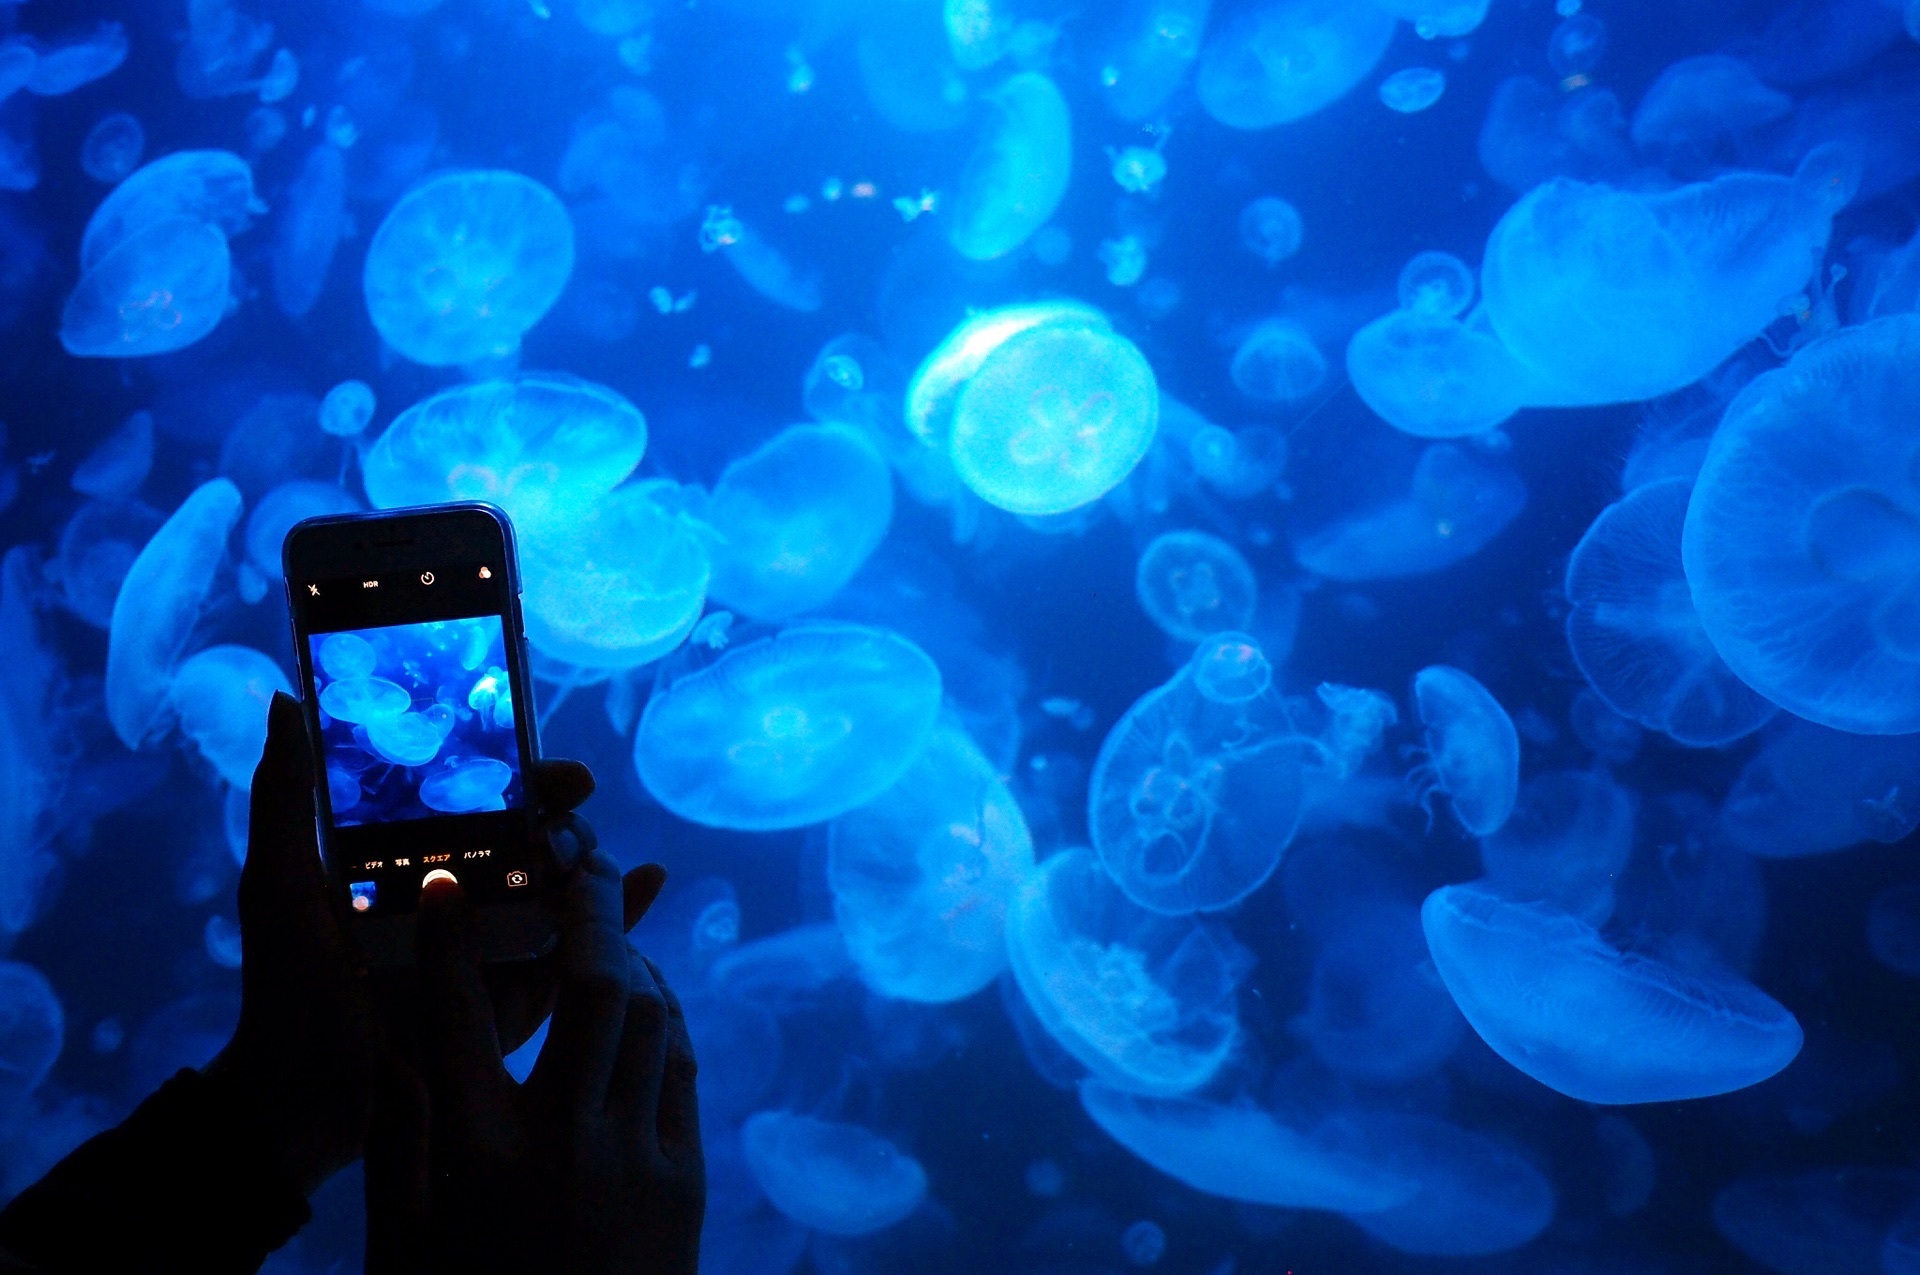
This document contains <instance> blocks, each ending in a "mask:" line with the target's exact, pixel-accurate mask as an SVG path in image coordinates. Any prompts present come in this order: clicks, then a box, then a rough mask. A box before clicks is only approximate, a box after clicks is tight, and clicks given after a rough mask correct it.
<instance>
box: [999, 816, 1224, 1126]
mask: <svg viewBox="0 0 1920 1275" xmlns="http://www.w3.org/2000/svg"><path fill="white" fill-rule="evenodd" d="M1007 955H1008V961H1009V964H1010V965H1011V966H1012V969H1013V974H1014V979H1015V981H1016V982H1017V983H1018V984H1019V988H1020V992H1021V994H1022V996H1023V997H1024V998H1025V1000H1026V1003H1027V1005H1028V1006H1029V1007H1030V1008H1031V1009H1032V1010H1033V1013H1034V1016H1035V1017H1036V1018H1037V1019H1038V1020H1039V1022H1040V1025H1041V1026H1042V1027H1043V1028H1044V1029H1045V1030H1046V1032H1047V1034H1048V1036H1050V1037H1051V1038H1052V1039H1053V1040H1054V1041H1056V1042H1057V1043H1058V1044H1059V1045H1060V1047H1061V1048H1063V1049H1065V1050H1066V1051H1067V1053H1069V1054H1071V1055H1072V1056H1073V1057H1074V1058H1075V1059H1077V1060H1078V1061H1079V1062H1080V1064H1081V1065H1082V1066H1084V1067H1086V1068H1087V1069H1088V1070H1089V1071H1091V1072H1092V1073H1093V1075H1094V1077H1095V1078H1096V1079H1098V1080H1101V1081H1103V1082H1104V1083H1106V1084H1108V1085H1111V1086H1113V1087H1115V1088H1119V1089H1125V1090H1128V1091H1129V1092H1134V1093H1146V1094H1156V1095H1161V1096H1167V1097H1172V1096H1177V1095H1179V1094H1184V1093H1189V1092H1191V1091H1192V1090H1195V1089H1198V1088H1199V1087H1200V1086H1202V1085H1204V1084H1206V1083H1207V1082H1208V1081H1209V1080H1211V1079H1212V1078H1213V1077H1214V1076H1215V1075H1216V1074H1217V1073H1218V1072H1219V1070H1220V1068H1221V1067H1222V1066H1223V1065H1224V1064H1225V1063H1226V1061H1227V1058H1228V1056H1229V1055H1230V1054H1232V1052H1233V1050H1234V1047H1235V1045H1236V1044H1237V1043H1238V1041H1239V1039H1240V1022H1239V1016H1238V1014H1237V1012H1236V1009H1235V1005H1234V998H1235V995H1236V991H1237V989H1238V986H1239V983H1240V980H1241V978H1242V977H1244V975H1245V973H1246V971H1247V969H1248V968H1249V966H1250V965H1251V962H1252V957H1251V956H1250V955H1249V954H1248V953H1247V952H1246V950H1245V949H1244V948H1242V947H1241V946H1240V945H1239V944H1238V943H1236V942H1235V941H1234V939H1233V937H1232V936H1231V935H1230V934H1228V933H1227V932H1226V931H1225V930H1224V929H1222V928H1219V927H1217V926H1215V925H1213V924H1211V923H1209V922H1204V921H1197V920H1193V919H1191V918H1186V917H1170V916H1163V915H1160V914H1157V913H1153V912H1148V911H1146V910H1145V909H1143V908H1140V907H1138V906H1136V905H1134V904H1133V903H1131V902H1130V901H1128V900H1127V899H1126V898H1125V896H1124V895H1122V894H1121V892H1120V889H1119V887H1118V886H1117V885H1115V884H1114V882H1113V880H1112V878H1111V877H1109V876H1107V874H1106V873H1105V872H1104V871H1103V870H1102V869H1101V867H1100V864H1099V862H1098V860H1096V859H1095V857H1094V855H1093V853H1092V852H1091V851H1089V850H1086V849H1084V848H1079V849H1073V850H1066V851H1062V852H1060V853H1058V854H1055V855H1053V856H1052V857H1051V858H1049V859H1048V860H1047V861H1046V862H1044V863H1042V864H1041V865H1040V867H1039V868H1038V869H1037V870H1036V871H1035V872H1033V873H1032V874H1031V875H1030V876H1029V877H1028V878H1027V881H1026V883H1025V884H1024V885H1023V886H1022V888H1021V891H1020V893H1019V894H1018V895H1016V896H1015V899H1014V904H1013V907H1012V909H1011V910H1010V911H1009V912H1008V914H1007Z"/></svg>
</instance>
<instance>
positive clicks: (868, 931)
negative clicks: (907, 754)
mask: <svg viewBox="0 0 1920 1275" xmlns="http://www.w3.org/2000/svg"><path fill="white" fill-rule="evenodd" d="M827 838H828V840H827V884H828V886H829V887H830V888H831V889H832V891H833V914H834V918H835V920H837V921H838V922H839V925H840V933H841V934H842V935H843V936H844V937H845V939H846V941H847V950H848V952H849V953H851V954H852V956H853V961H854V964H855V966H857V967H858V969H859V971H860V977H861V979H862V980H863V981H864V982H865V983H866V984H867V986H868V987H870V988H872V989H873V990H874V991H876V992H878V993H880V994H881V995H882V996H892V997H896V998H898V999H901V1000H911V1001H925V1002H932V1003H940V1002H944V1001H955V1000H959V999H961V998H963V997H966V996H971V995H973V994H974V993H975V992H977V991H979V990H980V989H981V988H983V987H985V986H986V985H987V984H988V983H991V982H992V981H993V980H994V978H995V977H996V976H997V975H998V974H999V973H1000V971H1001V969H1002V968H1004V967H1005V965H1006V960H1007V956H1006V951H1007V945H1006V938H1005V926H1006V916H1007V908H1008V905H1009V904H1010V903H1011V902H1012V899H1013V896H1014V894H1015V893H1016V892H1017V891H1018V890H1019V889H1020V887H1021V886H1022V884H1024V882H1025V880H1026V877H1027V874H1028V873H1030V872H1031V871H1032V870H1033V838H1032V836H1031V835H1029V833H1028V832H1027V821H1026V819H1025V817H1024V816H1022V814H1021V813H1020V807H1019V806H1018V805H1017V804H1016V803H1015V802H1014V800H1013V796H1012V794H1010V793H1009V792H1008V791H1007V787H1006V784H1005V783H1004V782H1002V780H1001V778H1000V776H999V775H997V774H995V773H994V768H993V766H992V765H991V763H989V762H988V761H987V759H986V758H985V757H984V756H983V755H982V754H981V752H980V749H979V748H978V746H976V745H975V744H974V742H973V741H972V740H971V739H969V738H968V737H967V735H966V733H965V732H964V731H962V730H961V729H959V728H958V727H957V726H956V725H954V724H952V723H951V722H943V723H942V724H941V725H940V726H939V727H938V728H937V729H936V730H935V731H934V733H933V737H932V739H931V740H929V741H928V743H927V746H926V748H925V749H924V750H922V752H921V754H920V756H919V758H918V759H917V760H916V761H915V762H914V763H913V765H912V766H911V767H909V768H908V770H907V772H906V774H904V775H903V776H901V778H900V780H899V782H897V783H895V784H894V786H893V787H891V788H889V789H888V790H887V791H886V792H884V793H882V794H881V795H880V797H879V798H878V799H877V800H875V801H873V802H871V803H869V804H867V805H865V806H862V807H861V808H859V809H858V810H854V811H851V812H849V813H847V814H844V815H841V816H840V817H839V818H838V819H835V820H834V821H833V823H832V824H831V825H829V827H828V829H827Z"/></svg>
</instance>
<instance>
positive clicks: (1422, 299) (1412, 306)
mask: <svg viewBox="0 0 1920 1275" xmlns="http://www.w3.org/2000/svg"><path fill="white" fill-rule="evenodd" d="M1399 289H1400V308H1401V309H1402V310H1410V311H1412V312H1413V313H1415V314H1424V315H1431V316H1433V317H1434V318H1438V319H1451V318H1455V317H1457V316H1459V315H1461V314H1464V313H1466V309H1467V307H1468V306H1470V305H1472V304H1473V271H1471V270H1469V269H1467V263H1466V262H1464V261H1462V260H1460V258H1458V257H1456V256H1454V255H1453V254H1452V253H1450V252H1422V253H1418V254H1416V255H1415V256H1414V257H1413V259H1412V260H1410V261H1408V262H1407V264H1406V265H1405V266H1403V267H1401V270H1400V284H1399Z"/></svg>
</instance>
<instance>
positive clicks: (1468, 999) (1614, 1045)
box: [1420, 884, 1802, 1105]
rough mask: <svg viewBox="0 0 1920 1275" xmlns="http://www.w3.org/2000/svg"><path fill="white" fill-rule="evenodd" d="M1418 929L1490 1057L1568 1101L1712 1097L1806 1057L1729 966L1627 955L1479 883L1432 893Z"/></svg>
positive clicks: (1549, 911)
mask: <svg viewBox="0 0 1920 1275" xmlns="http://www.w3.org/2000/svg"><path fill="white" fill-rule="evenodd" d="M1420 915H1421V923H1422V925H1423V926H1424V928H1425V930H1426V934H1427V946H1428V948H1429V949H1430V950H1431V951H1432V953H1433V961H1434V964H1435V966H1437V967H1438V968H1439V970H1440V977H1441V979H1442V980H1443V981H1444V982H1445V983H1446V985H1447V990H1448V991H1449V992H1451V993H1452V994H1453V999H1454V1003H1455V1004H1456V1005H1458V1006H1459V1007H1460V1012H1461V1013H1462V1014H1464V1015H1466V1019H1467V1022H1468V1023H1469V1024H1471V1025H1472V1027H1473V1029H1474V1031H1476V1032H1478V1033H1479V1035H1480V1038H1481V1039H1482V1040H1484V1041H1486V1042H1487V1044H1488V1045H1489V1046H1491V1047H1492V1049H1493V1051H1494V1052H1495V1053H1497V1054H1499V1055H1500V1056H1501V1057H1502V1058H1504V1059H1506V1060H1507V1061H1508V1062H1510V1063H1512V1064H1513V1065H1514V1066H1515V1067H1517V1068H1519V1069H1520V1070H1521V1071H1523V1072H1525V1073H1526V1074H1527V1075H1529V1076H1531V1077H1533V1078H1534V1079H1535V1080H1537V1081H1539V1082H1540V1083H1541V1084H1543V1085H1546V1086H1547V1087H1548V1088H1549V1089H1553V1090H1555V1091H1557V1092H1559V1093H1563V1094H1565V1095H1567V1096H1568V1097H1570V1098H1577V1099H1579V1100H1580V1101H1582V1102H1592V1103H1601V1104H1608V1105H1613V1104H1624V1103H1639V1102H1678V1101H1681V1100H1683V1099H1687V1098H1710V1097H1713V1096H1714V1095H1716V1094H1723V1093H1731V1092H1733V1091H1734V1090H1736V1089H1744V1088H1746V1087H1747V1086H1749V1085H1754V1084H1758V1083H1759V1082H1760V1081H1762V1080H1765V1079H1766V1078H1767V1077H1769V1076H1772V1075H1774V1074H1775V1073H1777V1072H1778V1071H1780V1070H1781V1069H1782V1068H1783V1067H1785V1066H1786V1065H1787V1064H1788V1063H1790V1062H1792V1061H1793V1059H1794V1057H1795V1055H1797V1054H1798V1053H1799V1052H1800V1044H1801V1039H1802V1036H1801V1031H1800V1024H1799V1022H1798V1021H1796V1020H1795V1018H1794V1016H1793V1015H1792V1014H1791V1013H1789V1012H1788V1011H1787V1010H1786V1008H1785V1007H1784V1006H1782V1005H1781V1004H1779V1002H1777V1001H1775V1000H1774V999H1773V998H1772V997H1770V996H1768V995H1767V994H1766V993H1765V992H1762V991H1761V990H1760V989H1759V988H1757V987H1755V986H1754V985H1753V984H1751V983H1749V982H1747V981H1746V980H1745V979H1743V978H1741V977H1740V976H1739V975H1737V974H1734V973H1732V972H1730V971H1726V970H1722V969H1716V968H1711V967H1709V968H1704V969H1699V970H1683V969H1681V968H1679V967H1677V966H1674V965H1671V964H1668V963H1667V962H1665V961H1661V960H1658V959H1656V958H1654V957H1651V956H1646V955H1642V954H1639V953H1636V952H1623V951H1621V950H1620V949H1618V948H1616V947H1614V946H1613V945H1611V944H1610V943H1608V942H1607V941H1606V940H1605V939H1604V938H1602V937H1601V935H1600V933H1599V931H1597V930H1596V929H1594V928H1593V927H1592V926H1591V925H1589V924H1587V923H1586V922H1585V921H1582V920H1580V919H1578V918H1577V917H1573V916H1570V915H1568V914H1567V913H1565V912H1562V911H1561V910H1559V909H1558V908H1555V907H1553V906H1551V905H1549V904H1545V903H1526V902H1515V901H1512V900H1508V899H1505V898H1502V897H1501V896H1500V895H1499V894H1497V893H1495V892H1494V891H1493V890H1492V889H1489V888H1488V887H1487V886H1484V885H1477V884H1468V885H1451V886H1444V887H1442V888H1441V889H1438V890H1436V891H1434V892H1433V893H1432V894H1431V895H1429V896H1428V897H1427V901H1426V904H1425V906H1424V907H1422V908H1421V913H1420Z"/></svg>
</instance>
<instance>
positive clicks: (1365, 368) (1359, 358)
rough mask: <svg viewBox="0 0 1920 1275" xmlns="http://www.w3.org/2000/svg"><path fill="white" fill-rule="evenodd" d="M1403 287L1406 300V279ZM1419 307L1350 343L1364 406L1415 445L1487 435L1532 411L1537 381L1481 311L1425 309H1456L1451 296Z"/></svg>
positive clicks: (1350, 364)
mask: <svg viewBox="0 0 1920 1275" xmlns="http://www.w3.org/2000/svg"><path fill="white" fill-rule="evenodd" d="M1436 255H1438V254H1436ZM1415 260H1416V261H1417V260H1418V258H1416V259H1415ZM1409 269H1411V263H1409ZM1401 280H1402V285H1403V288H1402V291H1403V294H1404V292H1405V286H1404V285H1405V284H1406V283H1407V282H1408V280H1407V276H1406V275H1405V274H1404V273H1403V274H1402V276H1401ZM1432 282H1433V283H1434V284H1442V281H1441V280H1433V281H1432ZM1420 286H1423V287H1424V286H1427V285H1426V283H1425V281H1423V282H1422V284H1421V285H1420ZM1443 286H1450V285H1443ZM1469 292H1471V284H1469ZM1443 297H1444V298H1445V299H1442V298H1443ZM1402 300H1403V302H1404V301H1405V300H1407V298H1406V297H1405V296H1404V295H1403V297H1402ZM1413 301H1414V305H1415V307H1417V308H1403V309H1399V310H1395V311H1393V312H1392V313H1391V314H1387V315H1383V316H1381V317H1380V318H1378V319H1375V320H1374V321H1373V322H1372V323H1369V324H1367V325H1366V326H1365V327H1363V328H1361V329H1360V330H1359V331H1358V332H1356V333H1354V334H1353V339H1352V340H1351V341H1349V342H1348V343H1347V379H1348V380H1350V381H1352V382H1353V388H1354V392H1355V393H1357V394H1359V396H1360V400H1361V401H1362V402H1364V403H1365V404H1366V405H1367V406H1368V407H1370V408H1372V409H1373V410H1374V411H1375V412H1376V413H1378V414H1379V416H1380V418H1381V419H1382V420H1384V421H1386V422H1387V424H1389V425H1391V426H1393V427H1394V428H1395V429H1397V430H1400V431H1402V432H1403V433H1407V434H1412V435H1414V436H1415V437H1416V438H1467V437H1471V436H1473V435H1477V434H1485V433H1486V432H1488V431H1489V430H1492V429H1494V428H1496V427H1497V426H1499V425H1500V424H1501V423H1503V422H1504V421H1506V420H1507V418H1509V417H1511V416H1512V415H1513V414H1514V413H1515V412H1517V411H1519V410H1520V409H1521V408H1522V407H1524V406H1526V404H1527V401H1528V399H1529V397H1530V396H1531V395H1532V394H1533V378H1532V376H1531V375H1530V374H1529V373H1528V371H1527V370H1526V369H1525V368H1524V367H1522V366H1521V365H1520V363H1519V362H1518V361H1517V360H1515V358H1514V357H1513V355H1511V354H1509V353H1508V352H1507V347H1506V346H1504V345H1501V344H1500V340H1499V338H1498V337H1496V336H1494V335H1493V332H1492V330H1491V329H1490V328H1489V327H1488V326H1487V323H1486V320H1485V316H1484V314H1483V313H1482V312H1481V311H1475V312H1474V313H1473V315H1471V316H1470V317H1469V318H1467V319H1466V320H1464V321H1463V320H1460V319H1456V318H1453V317H1451V316H1448V315H1445V314H1440V313H1433V312H1430V311H1429V310H1427V309H1426V308H1425V307H1426V306H1428V305H1441V306H1444V305H1450V304H1452V296H1450V295H1448V294H1446V293H1441V294H1438V295H1435V294H1433V293H1425V292H1423V293H1422V294H1420V295H1418V296H1416V297H1414V298H1413Z"/></svg>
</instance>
